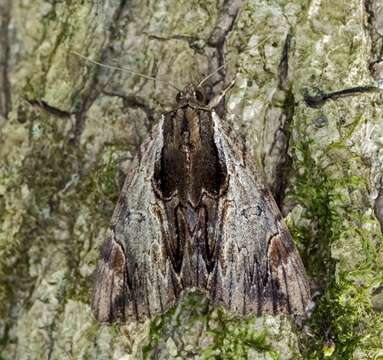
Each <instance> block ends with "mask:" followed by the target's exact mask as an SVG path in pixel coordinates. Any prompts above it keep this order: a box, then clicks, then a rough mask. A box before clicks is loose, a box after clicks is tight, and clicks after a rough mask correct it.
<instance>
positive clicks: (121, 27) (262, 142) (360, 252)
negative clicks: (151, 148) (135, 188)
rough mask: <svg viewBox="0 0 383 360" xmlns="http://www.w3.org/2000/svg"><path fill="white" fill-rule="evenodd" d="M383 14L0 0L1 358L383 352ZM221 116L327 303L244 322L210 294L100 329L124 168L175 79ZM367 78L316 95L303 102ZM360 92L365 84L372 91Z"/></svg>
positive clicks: (319, 7)
mask: <svg viewBox="0 0 383 360" xmlns="http://www.w3.org/2000/svg"><path fill="white" fill-rule="evenodd" d="M382 19H383V8H382V5H381V4H380V2H379V1H378V0H375V1H374V0H347V1H346V0H339V1H336V2H334V1H329V0H311V1H297V0H296V1H284V0H280V1H259V0H252V1H246V0H243V1H238V0H232V1H228V0H219V1H175V0H168V1H162V0H160V1H146V2H142V1H134V0H131V1H128V0H120V1H99V0H93V1H89V0H84V1H81V2H78V1H69V0H68V1H61V2H58V1H53V2H52V1H51V2H49V1H45V0H44V1H37V0H26V1H21V0H16V1H10V0H0V219H1V220H0V226H1V227H0V339H1V340H0V358H2V359H15V358H16V359H95V358H98V359H109V358H113V359H141V358H153V359H169V358H178V359H184V358H195V359H246V358H248V359H278V358H279V359H299V358H301V359H323V358H325V357H327V358H331V359H378V358H381V357H383V352H382V350H381V349H382V348H383V342H382V341H383V340H382V333H383V313H382V312H383V250H382V245H381V243H382V228H383V179H382V167H383V125H382V124H383V119H382V112H381V107H382V102H383V100H382V95H381V92H380V90H379V85H380V86H381V84H382V83H383V81H382V80H383V54H382V44H383V20H382ZM72 51H77V52H80V53H81V54H83V55H85V56H87V57H89V58H92V59H94V60H97V61H100V62H103V63H107V64H114V65H115V64H120V65H123V66H125V67H126V68H128V69H130V70H133V71H135V72H139V73H142V74H147V75H151V76H153V77H156V78H160V79H163V80H167V81H171V82H172V83H175V84H176V85H177V86H178V87H180V88H182V87H183V86H185V85H186V84H187V83H189V82H193V81H194V82H195V81H198V80H200V79H201V78H202V77H203V76H205V75H206V74H208V73H210V72H212V71H214V70H215V69H217V67H218V66H220V65H222V64H223V63H226V64H227V66H226V69H225V70H221V71H220V72H219V73H217V74H216V75H215V76H214V77H213V78H212V79H211V80H212V81H211V82H210V84H211V91H212V92H216V91H219V90H220V89H221V88H222V87H223V85H224V83H225V81H226V82H227V81H229V80H232V79H236V85H235V87H234V88H233V90H232V91H231V92H230V94H229V96H228V97H227V99H226V105H225V107H222V108H221V109H220V112H221V113H223V112H225V114H226V115H225V116H226V118H227V120H228V121H230V122H231V123H232V125H233V127H234V128H236V129H237V131H238V132H240V133H241V134H242V135H243V136H244V139H245V142H246V145H247V147H248V149H249V152H250V154H252V156H254V158H255V159H256V160H257V161H258V163H259V166H260V167H261V168H262V169H263V170H264V173H265V176H266V178H267V181H268V183H269V185H270V187H271V189H272V191H273V193H274V195H275V197H276V199H277V201H278V203H279V205H280V207H281V209H282V210H283V212H284V215H285V216H286V219H287V222H288V225H289V228H290V230H291V233H292V235H293V238H294V240H295V242H296V244H297V246H298V247H299V250H300V252H301V256H302V259H303V262H304V263H305V266H306V269H307V271H308V274H309V276H310V280H311V286H312V292H313V294H314V295H315V296H314V303H315V307H313V309H311V311H310V312H311V316H310V318H309V320H307V321H305V322H304V324H302V325H303V326H301V327H296V326H294V325H293V323H292V322H291V320H290V319H289V318H286V317H271V316H265V317H262V318H256V317H250V318H248V319H245V320H241V319H236V318H233V317H232V316H230V314H227V313H225V312H224V311H223V310H222V309H219V308H214V307H213V306H212V305H211V304H210V303H209V301H208V300H207V299H204V298H202V297H201V296H200V295H198V294H190V295H189V296H186V297H185V298H184V299H183V301H181V302H180V303H179V304H178V305H177V306H176V307H174V308H172V309H171V310H170V311H168V312H167V313H166V314H164V315H162V316H159V317H157V318H155V319H153V320H152V321H147V322H146V323H143V324H134V323H129V324H126V325H123V326H103V325H100V324H99V323H97V322H96V321H95V320H94V318H93V316H92V314H91V313H90V306H89V303H90V291H91V288H92V284H93V277H92V274H93V272H94V269H95V265H96V262H97V259H98V255H99V253H98V251H99V246H100V245H101V243H102V242H103V240H104V237H105V231H106V228H107V225H108V223H109V220H110V217H111V213H112V211H113V207H114V205H115V203H116V200H117V196H118V192H119V189H120V186H121V182H122V181H121V180H122V179H123V177H124V173H126V172H127V171H129V163H130V161H131V159H132V157H133V156H134V154H135V152H136V151H137V149H138V146H139V145H140V143H141V142H142V140H143V139H144V137H145V135H146V134H147V133H148V131H149V129H150V128H151V127H152V126H153V124H154V123H155V122H156V121H158V119H159V116H160V114H161V113H162V112H163V111H166V110H169V109H170V108H171V107H172V105H173V104H174V97H175V91H174V89H172V87H171V86H169V85H167V84H166V83H165V82H153V81H151V80H147V79H143V78H141V77H138V76H134V75H132V74H129V73H124V72H118V71H112V70H108V69H104V68H101V67H98V66H95V65H93V64H89V63H85V62H84V61H83V60H82V59H81V58H79V57H78V56H76V55H74V54H73V53H72ZM357 86H359V87H361V86H370V87H371V86H372V87H373V88H369V89H370V90H371V89H372V91H368V92H363V91H362V92H361V91H357V92H356V94H355V95H352V94H349V93H348V94H347V96H340V97H339V96H337V97H333V100H331V99H330V100H328V101H323V102H322V103H320V104H319V105H316V106H314V107H312V106H310V105H312V103H310V102H307V101H305V99H306V100H307V95H309V96H319V97H321V98H322V99H323V97H324V96H323V94H324V93H325V94H331V92H334V91H338V90H342V89H347V88H353V87H357ZM359 90H360V89H359Z"/></svg>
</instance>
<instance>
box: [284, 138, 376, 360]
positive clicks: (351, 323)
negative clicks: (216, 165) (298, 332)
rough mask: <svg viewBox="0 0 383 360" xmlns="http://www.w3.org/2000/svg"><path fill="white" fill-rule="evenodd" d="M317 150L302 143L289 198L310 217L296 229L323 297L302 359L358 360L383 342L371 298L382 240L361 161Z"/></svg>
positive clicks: (334, 148)
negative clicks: (363, 348)
mask: <svg viewBox="0 0 383 360" xmlns="http://www.w3.org/2000/svg"><path fill="white" fill-rule="evenodd" d="M302 133H303V134H305V131H302ZM302 133H301V134H302ZM348 136H350V134H347V136H346V137H345V140H346V138H348ZM316 146H317V144H315V143H314V142H313V141H311V140H310V139H309V138H308V137H305V136H302V137H301V138H300V139H299V140H298V141H296V142H295V145H294V148H293V169H294V171H295V172H296V173H297V174H299V176H297V178H296V179H295V183H294V190H293V192H292V194H290V196H292V198H293V199H294V201H295V202H296V203H298V204H299V205H300V206H301V207H302V209H303V212H302V216H301V217H300V219H299V221H297V222H296V223H294V222H293V223H290V224H289V227H290V229H291V232H292V235H293V237H294V239H295V240H296V241H297V242H298V245H299V246H300V248H301V254H302V259H303V261H304V263H305V266H306V269H307V271H308V274H309V276H310V278H311V279H312V280H313V282H314V283H315V288H316V289H317V290H319V293H320V294H319V296H317V297H316V298H315V299H314V300H315V303H316V307H315V309H314V312H313V314H312V316H311V318H310V319H309V321H308V325H309V333H310V335H309V336H306V337H305V338H304V339H303V341H302V344H303V354H304V358H305V359H310V360H311V359H312V360H314V359H324V358H329V359H339V360H340V359H342V360H343V359H352V358H353V356H355V355H354V354H355V352H356V351H357V350H358V348H359V346H360V344H361V342H362V341H364V339H365V338H366V337H367V338H369V339H371V338H375V340H373V341H372V342H373V343H376V341H378V342H379V340H378V338H379V336H380V335H379V333H380V331H381V330H378V329H382V326H381V322H382V316H381V314H377V313H375V312H374V311H373V309H372V308H371V304H370V294H371V290H372V289H373V288H374V286H376V283H377V281H378V283H379V281H381V278H382V275H381V274H382V269H381V268H380V266H379V264H378V261H377V259H378V253H379V251H381V248H380V246H381V245H380V244H381V240H382V236H381V234H379V233H378V232H377V231H376V229H377V228H378V226H374V223H375V222H376V220H375V219H374V218H373V217H372V215H371V212H369V211H368V210H366V209H368V207H369V203H368V201H367V200H366V201H365V202H364V201H363V200H364V196H366V189H367V185H366V178H364V177H363V176H362V174H363V170H362V169H363V163H362V162H361V160H360V159H359V158H357V157H355V156H353V155H352V154H351V153H349V150H347V147H346V146H344V144H343V142H342V141H339V142H337V143H333V144H330V145H329V146H327V147H326V148H324V150H322V149H318V148H315V147H316ZM318 154H320V155H319V156H318ZM329 158H330V159H331V161H330V162H329V161H328V159H329ZM350 158H353V163H355V162H357V163H359V164H358V168H359V169H361V170H360V171H359V172H355V169H354V168H350V167H351V164H352V163H350V162H349V159H350ZM314 159H315V160H314ZM326 164H331V165H326ZM363 203H365V205H366V207H365V208H364V207H363V205H362V204H363ZM378 278H380V280H377V279H378ZM372 324H376V325H375V327H374V325H372ZM372 333H374V335H372ZM366 358H367V357H366Z"/></svg>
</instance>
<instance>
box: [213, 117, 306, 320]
mask: <svg viewBox="0 0 383 360" xmlns="http://www.w3.org/2000/svg"><path fill="white" fill-rule="evenodd" d="M213 121H214V127H215V134H214V137H215V143H216V146H217V148H218V151H219V153H220V157H222V158H224V159H225V163H226V167H227V172H228V174H229V185H228V189H227V193H226V196H225V198H224V199H223V201H222V202H221V204H220V206H221V208H222V214H223V215H222V216H223V218H222V219H221V222H222V224H223V226H222V228H221V229H220V231H219V233H218V234H217V239H216V241H217V242H218V243H219V246H218V253H217V254H216V256H217V260H216V262H215V264H216V265H215V269H214V272H213V274H212V276H211V279H210V285H209V288H210V291H211V293H212V296H213V298H215V299H216V300H217V301H219V302H222V303H223V305H224V306H225V307H226V308H227V309H230V310H232V311H233V312H235V313H237V314H242V315H247V314H250V313H253V314H265V313H266V314H301V315H303V314H305V308H306V305H307V302H308V300H309V296H310V295H309V285H308V282H307V278H306V275H305V270H304V266H303V264H302V260H301V258H300V256H299V253H298V251H297V249H296V247H295V245H294V243H293V240H292V238H291V235H290V233H289V232H288V230H287V228H286V225H285V224H284V222H283V219H282V215H281V213H280V211H279V209H278V207H277V205H276V203H275V201H274V198H273V196H272V195H271V193H270V191H269V190H268V188H267V186H266V185H265V183H264V181H263V179H262V177H261V176H260V174H259V173H258V172H257V170H256V168H255V166H254V164H253V162H252V159H246V157H245V151H244V149H243V146H242V142H241V140H239V138H238V137H237V135H236V134H235V133H233V132H232V131H230V130H229V129H228V128H225V127H223V126H222V123H221V120H220V118H219V117H218V116H217V115H216V114H215V113H214V112H213Z"/></svg>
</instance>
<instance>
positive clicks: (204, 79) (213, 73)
mask: <svg viewBox="0 0 383 360" xmlns="http://www.w3.org/2000/svg"><path fill="white" fill-rule="evenodd" d="M225 66H226V64H223V65H221V66H220V67H219V68H218V69H216V70H214V71H213V72H212V73H211V74H209V75H208V76H206V77H205V78H203V79H202V81H201V82H200V83H199V84H198V87H200V86H202V84H203V83H204V82H205V81H206V80H209V79H210V78H211V77H212V76H213V75H215V74H216V73H217V72H218V71H220V70H221V69H223V68H224V67H225Z"/></svg>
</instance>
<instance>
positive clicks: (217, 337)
mask: <svg viewBox="0 0 383 360" xmlns="http://www.w3.org/2000/svg"><path fill="white" fill-rule="evenodd" d="M212 315H213V318H214V322H213V323H214V327H212V326H209V324H210V323H211V322H208V326H207V332H208V333H210V334H211V335H212V336H213V339H214V340H213V344H211V345H210V346H209V347H208V348H207V349H205V350H204V352H203V353H202V358H203V359H209V360H210V359H215V360H218V359H248V354H249V351H251V350H253V351H256V352H259V353H262V354H264V353H265V354H268V355H270V356H271V358H272V359H279V355H278V353H277V352H276V351H274V350H273V349H272V346H271V345H270V344H269V343H268V336H267V332H266V330H262V331H260V332H258V331H255V330H254V318H249V319H246V320H241V319H238V318H234V317H232V316H230V315H228V314H226V313H225V312H224V311H222V309H217V310H216V311H215V312H214V313H213V314H212Z"/></svg>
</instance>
